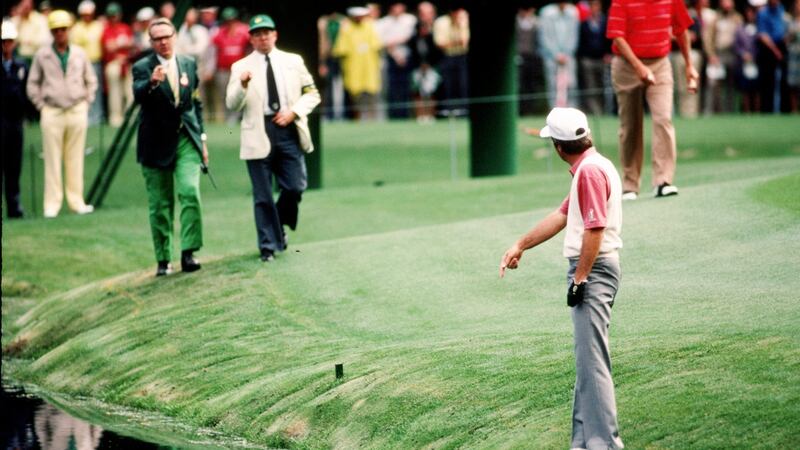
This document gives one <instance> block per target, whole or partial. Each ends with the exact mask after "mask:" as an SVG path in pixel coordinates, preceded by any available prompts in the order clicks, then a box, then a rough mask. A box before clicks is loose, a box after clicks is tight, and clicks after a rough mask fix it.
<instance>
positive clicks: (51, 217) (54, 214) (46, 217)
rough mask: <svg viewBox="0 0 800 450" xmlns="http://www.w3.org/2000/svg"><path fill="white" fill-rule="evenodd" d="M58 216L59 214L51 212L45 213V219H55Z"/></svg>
mask: <svg viewBox="0 0 800 450" xmlns="http://www.w3.org/2000/svg"><path fill="white" fill-rule="evenodd" d="M57 216H58V213H57V212H50V211H45V212H44V218H45V219H55V218H56V217H57Z"/></svg>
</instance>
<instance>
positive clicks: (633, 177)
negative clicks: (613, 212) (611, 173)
mask: <svg viewBox="0 0 800 450" xmlns="http://www.w3.org/2000/svg"><path fill="white" fill-rule="evenodd" d="M642 62H643V63H644V64H645V65H647V67H649V68H650V70H652V71H653V74H654V75H655V77H656V84H654V85H652V86H645V85H644V83H643V82H642V80H640V79H639V77H638V76H637V75H636V71H635V70H634V69H633V66H631V65H630V64H629V63H628V61H626V60H625V59H624V58H622V57H620V56H615V57H614V60H613V61H612V62H611V82H612V84H613V85H614V91H615V92H616V94H617V103H618V105H619V154H620V161H621V163H622V171H623V176H622V189H623V191H625V192H636V193H638V192H639V187H640V184H641V174H642V161H643V154H644V101H646V102H647V106H648V107H649V108H650V115H651V116H652V119H653V138H652V140H653V143H652V147H653V149H652V159H653V186H658V185H660V184H662V183H670V184H672V179H673V177H674V176H675V161H676V150H675V127H674V126H673V125H672V92H673V81H672V69H671V67H670V62H669V58H667V57H664V58H657V59H643V60H642Z"/></svg>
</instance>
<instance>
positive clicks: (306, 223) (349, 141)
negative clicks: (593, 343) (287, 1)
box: [2, 117, 800, 449]
mask: <svg viewBox="0 0 800 450" xmlns="http://www.w3.org/2000/svg"><path fill="white" fill-rule="evenodd" d="M794 120H795V121H796V119H794ZM540 122H541V119H536V120H534V119H527V120H526V121H525V122H524V123H525V124H526V125H531V126H537V125H539V124H540ZM791 124H793V121H792V118H785V117H777V118H750V117H721V118H712V119H704V120H702V121H682V122H678V123H677V124H676V126H677V127H678V133H679V154H680V155H681V156H680V157H679V168H678V179H677V180H676V184H678V185H679V186H680V187H681V193H680V195H679V196H678V197H675V198H668V199H658V200H656V199H653V198H651V196H650V195H647V192H646V191H647V189H646V188H645V189H644V191H643V192H644V193H645V195H643V196H642V198H641V199H640V200H638V201H636V202H633V203H625V212H624V226H623V239H624V245H625V246H624V249H623V253H622V270H623V276H622V285H621V290H620V293H619V295H618V297H617V302H616V305H615V307H614V316H613V320H612V327H611V336H612V341H611V347H612V361H613V363H614V379H615V383H616V389H617V404H618V410H619V421H620V430H621V435H622V438H623V440H624V441H625V443H626V445H627V446H628V447H629V448H634V449H638V448H652V449H685V448H697V449H707V448H764V449H771V448H792V447H793V445H794V441H795V440H796V437H795V435H796V430H798V429H800V336H798V334H797V330H798V329H800V308H798V305H799V304H800V294H798V292H800V281H799V280H798V277H797V271H798V267H800V256H799V255H800V252H799V251H800V247H798V244H797V236H798V235H800V203H798V198H800V195H798V194H797V192H798V190H799V189H800V144H798V142H797V140H796V138H793V137H792V136H791V133H784V132H780V133H776V132H774V130H785V129H786V128H788V127H789V126H790V125H791ZM466 126H467V124H466V123H465V122H459V123H457V124H456V132H457V134H458V136H457V138H458V140H457V145H458V148H459V149H460V151H459V154H458V158H459V174H458V180H456V181H450V180H449V179H450V172H449V167H450V161H449V142H450V136H449V130H450V129H449V125H448V123H447V122H443V123H437V124H436V125H434V126H431V127H420V126H417V125H416V124H413V123H390V124H374V125H355V124H326V126H325V128H324V139H325V142H324V144H325V145H324V149H325V150H324V151H325V153H324V154H323V155H324V157H323V168H324V176H325V186H326V187H327V188H326V189H323V190H320V191H313V192H309V193H307V194H306V195H305V197H304V199H303V203H302V204H301V216H302V218H301V225H300V230H299V231H298V233H296V234H293V235H292V236H291V240H290V248H289V250H288V251H287V252H285V253H284V254H281V255H280V256H279V257H278V259H277V260H276V261H275V262H274V263H271V264H269V265H264V264H262V263H261V262H260V261H259V260H258V258H257V252H256V248H255V247H256V245H255V231H254V229H253V223H252V211H251V209H250V208H251V203H250V202H251V200H250V196H249V181H248V179H247V176H246V171H245V169H244V166H243V164H242V163H241V162H239V161H238V160H237V154H236V148H235V143H230V142H228V141H226V140H225V138H224V137H223V136H224V131H223V130H222V129H218V130H216V131H217V132H216V133H210V135H211V140H212V143H213V145H214V146H215V147H212V149H213V148H216V149H217V151H216V152H215V153H214V154H212V158H214V159H213V162H212V164H213V165H214V168H215V169H216V171H215V175H216V177H217V182H218V184H220V190H219V191H213V190H211V189H210V187H209V186H208V185H204V191H203V194H204V196H205V203H204V208H205V210H204V214H205V221H206V224H205V228H206V243H207V244H206V247H205V248H204V249H203V251H202V252H201V253H200V254H199V256H200V259H201V262H204V268H203V270H202V271H201V272H199V273H198V274H193V275H183V274H176V275H173V276H170V277H167V278H166V279H159V280H156V279H155V278H154V277H153V271H154V269H155V264H154V263H153V261H152V258H153V257H152V249H151V244H150V241H149V229H148V226H147V217H146V210H145V206H144V192H143V187H142V180H141V173H140V172H139V170H138V167H137V166H136V165H135V163H134V161H133V157H132V154H131V155H129V158H128V160H127V161H126V162H125V164H124V165H123V168H122V171H121V174H120V176H119V177H118V180H117V181H116V183H115V185H114V187H113V189H112V191H111V193H110V196H109V199H108V202H107V206H108V207H107V208H104V209H102V210H100V211H98V212H97V213H95V214H92V215H90V216H85V217H77V216H72V215H68V214H64V215H63V216H62V217H59V218H57V219H54V220H48V221H45V220H42V219H37V220H27V221H18V222H11V223H9V222H4V223H3V296H4V300H3V337H2V343H3V346H4V349H5V352H4V361H3V377H4V379H7V380H9V381H13V382H21V383H25V384H29V385H32V386H37V387H38V389H40V390H41V392H43V393H44V394H45V395H47V394H48V393H52V394H53V395H56V394H57V398H58V399H59V402H60V403H64V404H65V405H67V407H69V405H72V407H75V408H77V409H78V410H79V409H80V408H79V407H78V406H75V405H76V404H80V403H81V401H84V400H81V401H78V402H76V401H75V398H81V399H84V398H91V399H93V400H94V401H95V402H102V403H101V404H102V405H104V406H102V407H101V409H103V408H109V409H113V408H112V407H116V406H122V407H125V408H134V409H136V410H143V411H147V412H149V413H152V414H154V415H157V416H164V417H168V418H170V419H171V420H174V421H176V422H177V423H180V424H182V425H183V426H185V427H189V429H192V428H193V427H201V428H203V429H208V430H213V431H214V432H218V433H221V435H220V437H219V439H221V440H223V442H224V439H226V438H231V439H238V438H241V439H245V440H246V441H248V442H249V443H252V444H257V445H269V446H275V447H291V448H334V447H335V448H375V449H383V448H457V447H467V448H566V447H567V444H568V443H569V435H570V416H571V395H572V384H573V382H574V367H573V357H572V329H571V327H572V324H571V321H570V318H569V309H568V308H567V307H566V306H565V304H564V303H565V300H564V298H563V297H564V295H563V294H564V291H565V288H566V285H565V270H566V262H565V261H564V259H563V258H562V257H561V256H560V255H561V240H560V237H557V238H556V239H554V240H553V241H551V242H549V243H547V244H546V245H544V246H542V247H541V248H537V249H536V250H534V251H531V252H528V253H526V255H525V257H524V258H523V259H522V261H521V267H520V269H519V270H517V271H513V272H511V273H510V274H508V275H507V277H506V278H505V279H503V280H500V279H498V264H499V259H500V256H501V255H502V253H503V251H504V250H505V249H506V248H507V246H508V245H509V244H511V243H512V242H513V241H514V239H516V238H517V237H518V236H519V235H520V234H521V233H523V232H524V231H526V230H527V229H528V228H529V227H530V226H531V225H532V224H533V223H534V222H535V221H537V220H538V219H540V218H542V217H543V216H544V215H545V214H547V213H548V212H550V211H551V210H552V209H554V208H555V207H556V206H557V205H558V204H559V202H560V200H561V199H563V197H564V196H565V195H566V192H567V190H568V183H569V175H568V173H567V171H566V169H567V167H566V165H565V164H563V163H562V162H561V161H551V162H550V163H548V159H547V152H544V151H537V149H540V148H547V146H546V145H545V144H546V142H544V141H538V140H535V139H531V138H527V137H521V138H520V152H519V167H520V172H521V174H520V175H518V176H513V177H498V178H483V179H476V180H470V179H467V177H466V173H467V151H466V138H465V135H466ZM591 126H592V128H593V130H594V133H595V135H596V137H597V138H598V139H597V143H598V147H600V150H601V151H603V152H604V153H606V154H607V155H609V156H610V157H611V158H612V160H616V136H615V129H616V128H615V127H616V120H615V119H613V118H603V119H600V120H598V121H596V122H595V123H593V124H592V125H591ZM215 139H216V140H215ZM212 151H213V150H212ZM89 159H90V160H91V156H90V157H89ZM549 164H551V166H550V165H549ZM647 164H648V163H646V172H647V173H649V167H648V166H647ZM90 165H91V163H90ZM90 170H91V169H88V171H90ZM38 179H39V180H40V181H41V178H38ZM375 181H381V182H383V184H382V185H381V186H379V187H378V186H375V185H374V182H375ZM204 183H206V181H204ZM9 352H11V355H9ZM336 363H343V364H344V370H345V377H344V379H343V380H339V381H337V380H335V379H334V370H333V369H334V364H336ZM93 405H94V406H95V407H96V406H97V404H96V403H93ZM103 416H104V414H97V413H95V414H93V417H94V418H95V420H100V421H101V422H103V423H105V424H106V426H109V427H111V428H112V429H119V430H127V429H128V428H126V427H127V426H129V424H126V423H120V421H119V419H118V418H116V419H115V418H113V417H111V418H109V417H105V418H103ZM123 422H124V421H123ZM129 432H131V433H134V434H136V433H137V431H135V430H134V431H129ZM138 433H141V431H139V432H138ZM189 434H190V433H189ZM165 435H166V433H164V432H163V430H161V432H160V433H159V432H154V433H153V434H151V435H150V436H151V438H153V437H154V436H160V438H161V441H162V442H165V440H166V441H168V438H167V437H165ZM143 437H145V438H146V437H147V436H143ZM222 445H223V446H225V444H222Z"/></svg>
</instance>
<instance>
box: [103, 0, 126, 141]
mask: <svg viewBox="0 0 800 450" xmlns="http://www.w3.org/2000/svg"><path fill="white" fill-rule="evenodd" d="M106 18H107V20H108V22H107V23H106V27H105V30H103V37H102V38H101V43H102V46H103V64H104V68H103V71H104V73H105V75H106V80H105V81H106V86H107V87H108V123H109V124H110V125H111V126H112V127H118V126H120V125H122V120H123V114H124V112H125V109H126V108H127V107H128V105H130V104H131V102H132V101H133V84H132V83H133V82H132V81H131V74H130V65H129V60H128V58H129V57H130V55H131V51H132V49H133V30H132V29H131V27H130V26H128V24H126V23H124V22H123V21H122V7H121V6H120V5H119V3H116V2H111V3H109V4H108V6H106Z"/></svg>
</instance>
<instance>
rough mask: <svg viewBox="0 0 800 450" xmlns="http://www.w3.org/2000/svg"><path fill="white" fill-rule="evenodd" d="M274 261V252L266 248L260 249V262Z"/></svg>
mask: <svg viewBox="0 0 800 450" xmlns="http://www.w3.org/2000/svg"><path fill="white" fill-rule="evenodd" d="M274 259H275V252H273V251H272V250H270V249H268V248H262V249H261V261H263V262H270V261H272V260H274Z"/></svg>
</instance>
